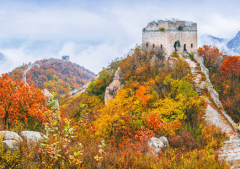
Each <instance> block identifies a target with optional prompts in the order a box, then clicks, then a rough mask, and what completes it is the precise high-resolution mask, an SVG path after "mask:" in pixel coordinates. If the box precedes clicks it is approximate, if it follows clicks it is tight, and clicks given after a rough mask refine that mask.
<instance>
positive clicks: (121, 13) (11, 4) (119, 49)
mask: <svg viewBox="0 0 240 169" xmlns="http://www.w3.org/2000/svg"><path fill="white" fill-rule="evenodd" d="M239 6H240V1H239V0H216V1H215V0H211V1H210V0H133V1H131V0H118V1H115V0H15V1H11V0H0V53H3V54H4V55H5V57H6V60H4V61H2V62H0V73H4V72H8V71H11V70H12V69H13V68H15V67H16V66H19V65H21V64H23V63H28V62H34V61H36V60H38V59H43V58H52V57H53V58H61V56H62V55H69V56H70V60H71V61H73V62H75V63H77V64H79V65H81V66H84V67H85V68H87V69H89V70H91V71H93V72H95V73H98V72H99V71H100V70H101V69H102V67H106V66H107V65H108V63H109V62H111V60H113V59H114V58H116V57H121V56H123V55H124V54H126V53H127V52H128V51H129V49H131V48H134V47H135V46H136V44H137V43H138V44H141V38H142V29H143V27H145V26H146V25H147V24H148V23H149V22H151V21H153V20H158V19H165V18H177V19H179V20H187V21H193V22H197V24H198V35H199V37H200V35H203V34H209V35H212V36H216V37H219V38H227V39H231V38H233V37H234V36H235V35H236V34H237V32H238V31H240V10H239ZM199 45H202V44H201V41H200V40H199Z"/></svg>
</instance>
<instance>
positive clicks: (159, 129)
mask: <svg viewBox="0 0 240 169" xmlns="http://www.w3.org/2000/svg"><path fill="white" fill-rule="evenodd" d="M143 119H144V120H145V121H146V124H147V125H146V126H147V129H149V130H152V131H153V132H155V133H156V134H158V135H169V134H170V135H172V134H174V133H175V132H176V131H177V130H178V129H180V127H181V125H182V124H181V122H180V121H179V120H178V119H176V120H174V121H171V122H169V123H166V122H162V118H161V116H160V115H159V114H157V113H154V112H150V113H149V114H146V113H145V114H143Z"/></svg>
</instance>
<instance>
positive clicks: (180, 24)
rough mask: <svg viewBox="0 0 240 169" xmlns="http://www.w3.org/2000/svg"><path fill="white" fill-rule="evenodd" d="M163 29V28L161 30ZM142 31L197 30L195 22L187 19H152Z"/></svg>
mask: <svg viewBox="0 0 240 169" xmlns="http://www.w3.org/2000/svg"><path fill="white" fill-rule="evenodd" d="M163 29H164V30H163ZM143 31H197V23H193V22H189V21H170V20H167V21H164V20H159V21H158V22H155V21H152V22H150V23H148V25H147V26H146V27H145V28H143Z"/></svg>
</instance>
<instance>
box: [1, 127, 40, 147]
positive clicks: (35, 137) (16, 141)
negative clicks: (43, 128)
mask: <svg viewBox="0 0 240 169" xmlns="http://www.w3.org/2000/svg"><path fill="white" fill-rule="evenodd" d="M20 135H21V136H22V137H21V136H19V135H18V133H16V132H12V131H0V137H1V139H2V140H3V141H2V142H1V144H3V146H4V147H5V149H6V150H7V151H13V150H17V149H18V148H19V145H20V144H21V143H22V142H23V140H26V142H27V146H28V147H30V145H32V144H35V143H38V142H39V141H41V140H42V136H44V135H43V134H42V133H40V132H36V131H22V132H21V133H20Z"/></svg>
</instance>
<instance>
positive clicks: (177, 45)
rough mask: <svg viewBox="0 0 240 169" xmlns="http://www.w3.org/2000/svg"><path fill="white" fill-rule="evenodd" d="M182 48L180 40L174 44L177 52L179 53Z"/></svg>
mask: <svg viewBox="0 0 240 169" xmlns="http://www.w3.org/2000/svg"><path fill="white" fill-rule="evenodd" d="M180 47H181V45H180V42H179V40H178V41H176V42H175V43H174V49H175V52H177V51H179V49H180Z"/></svg>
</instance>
